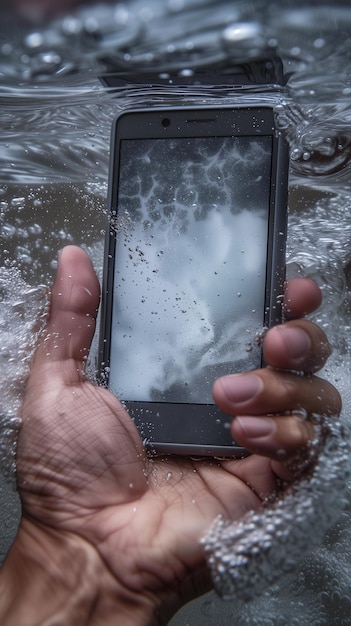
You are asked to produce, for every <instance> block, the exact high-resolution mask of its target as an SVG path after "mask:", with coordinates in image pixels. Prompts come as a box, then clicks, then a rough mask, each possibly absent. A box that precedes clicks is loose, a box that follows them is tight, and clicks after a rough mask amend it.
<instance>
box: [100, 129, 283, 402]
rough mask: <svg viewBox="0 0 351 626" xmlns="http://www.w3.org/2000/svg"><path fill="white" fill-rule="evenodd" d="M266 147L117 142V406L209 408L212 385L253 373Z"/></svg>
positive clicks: (113, 351) (263, 253) (265, 139)
mask: <svg viewBox="0 0 351 626" xmlns="http://www.w3.org/2000/svg"><path fill="white" fill-rule="evenodd" d="M272 142H273V139H272V135H271V134H270V135H269V134H267V135H264V134H261V135H257V134H252V136H250V135H243V136H227V137H223V136H222V137H217V136H205V137H190V138H188V137H186V138H185V137H167V138H156V139H154V138H144V139H122V140H121V141H120V143H119V156H118V160H119V168H118V169H119V174H118V184H117V187H118V190H116V191H115V193H116V198H117V205H118V210H117V215H116V218H115V222H114V227H115V234H116V245H115V256H114V285H113V296H112V312H111V315H112V318H111V341H110V361H109V368H110V373H109V387H110V389H112V391H114V392H115V393H116V394H117V395H118V397H119V398H120V399H122V400H126V401H136V402H139V401H142V402H156V403H163V402H167V403H182V404H184V403H190V404H208V403H213V399H212V393H211V389H212V385H213V382H214V381H215V379H216V378H217V377H219V376H221V375H224V374H228V373H232V372H235V371H245V370H247V369H255V368H258V367H261V350H260V349H259V348H257V347H256V346H255V345H254V337H255V334H256V333H257V332H258V331H260V330H261V329H262V327H263V325H264V320H265V306H266V304H265V303H266V265H267V245H268V224H269V213H270V207H271V177H272ZM115 183H116V181H115ZM115 183H114V184H115Z"/></svg>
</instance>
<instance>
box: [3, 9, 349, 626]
mask: <svg viewBox="0 0 351 626" xmlns="http://www.w3.org/2000/svg"><path fill="white" fill-rule="evenodd" d="M328 5H329V2H312V1H311V2H309V3H306V2H298V1H295V2H294V3H292V2H287V1H285V2H279V3H278V2H277V3H274V2H271V3H268V2H265V1H262V2H260V1H257V2H240V1H239V2H232V1H231V2H229V1H228V2H226V1H225V0H222V1H218V0H213V1H212V0H211V1H205V0H168V2H167V1H161V0H159V1H158V0H154V2H150V1H149V2H146V1H145V2H144V1H142V0H132V1H131V2H129V3H128V4H123V3H119V4H118V5H106V6H103V7H101V6H100V7H99V8H96V7H94V6H91V7H89V8H85V9H81V10H79V11H77V12H76V13H75V14H72V15H69V16H65V17H62V18H60V19H57V20H56V21H53V22H51V23H48V24H47V25H46V26H44V27H41V28H40V29H33V28H29V27H25V26H23V25H21V24H19V23H18V22H17V21H16V20H13V19H12V17H11V15H9V16H8V18H7V19H5V18H4V19H3V20H2V25H1V26H0V74H1V87H0V97H1V109H0V127H1V129H0V142H1V143H0V158H1V170H0V171H1V174H0V224H1V232H2V245H1V250H0V255H1V260H0V266H1V272H0V288H1V314H0V315H1V317H0V323H1V329H2V331H3V334H2V351H1V358H2V365H3V367H2V369H1V372H2V373H1V387H2V394H1V413H0V414H1V417H0V423H1V426H2V436H1V443H0V454H1V470H2V474H3V476H4V479H3V480H2V483H1V494H0V495H1V497H2V501H3V507H2V512H1V523H2V526H3V530H2V533H1V534H2V539H1V541H2V545H1V546H0V553H4V552H5V551H6V549H7V547H8V545H9V543H10V541H11V539H12V537H13V535H14V532H15V529H16V524H17V521H18V516H19V507H18V500H17V499H16V494H15V492H14V490H13V480H14V472H13V464H14V452H15V433H16V429H17V425H18V424H17V410H18V406H19V403H20V399H21V395H22V390H23V383H24V381H25V378H26V375H27V371H28V361H29V357H30V355H31V353H32V349H33V345H34V340H35V336H36V332H37V331H38V328H39V327H40V324H41V323H42V320H43V315H44V313H45V306H46V301H47V293H46V288H45V287H39V285H49V284H50V283H51V280H52V276H53V273H54V270H55V266H56V257H57V251H58V250H59V249H60V248H61V247H62V246H63V245H65V244H67V243H76V244H78V245H83V246H84V247H85V248H86V249H87V250H88V252H89V253H90V255H91V256H92V258H93V261H94V264H95V266H96V269H97V271H98V273H101V267H102V253H103V234H102V233H103V230H104V226H105V220H106V215H105V198H106V190H107V175H108V156H109V155H108V149H109V135H110V126H111V122H112V119H113V117H114V115H115V114H116V112H117V111H118V110H120V109H121V108H123V107H125V106H128V105H129V104H130V103H133V104H139V103H140V104H145V102H148V101H150V99H151V100H152V101H153V102H155V103H158V104H160V103H162V102H163V101H164V99H165V98H166V99H168V100H169V99H170V98H173V95H172V94H173V93H174V88H173V89H172V87H171V86H169V87H167V86H164V87H162V88H159V89H157V90H155V91H154V92H153V95H152V96H150V90H147V89H142V88H134V89H128V90H121V91H120V93H119V94H118V95H117V96H116V94H111V93H107V92H105V91H103V90H102V88H101V85H100V84H99V81H98V80H97V76H98V75H99V73H100V72H101V71H103V70H104V68H105V67H106V66H107V65H108V64H109V63H111V62H113V63H117V62H118V64H119V65H120V67H124V68H125V69H126V70H133V69H134V68H140V67H144V68H146V67H148V68H151V69H155V68H156V69H157V70H158V71H162V72H163V73H165V72H169V71H173V70H175V69H176V70H182V71H183V72H185V73H188V74H189V72H191V71H192V70H193V69H194V68H199V67H200V68H201V66H206V65H217V66H218V65H220V64H225V63H226V62H227V61H228V58H230V57H234V58H235V59H237V60H240V61H241V60H246V59H247V58H248V57H250V56H251V55H252V54H253V53H255V54H257V53H260V54H265V55H267V54H272V53H273V51H277V52H278V53H279V54H280V55H281V57H282V58H283V61H284V67H285V71H286V73H288V74H290V78H289V80H288V84H287V88H286V90H284V91H282V92H281V93H280V94H277V93H273V92H272V90H269V91H268V92H265V93H264V94H259V93H257V91H258V90H257V89H248V90H246V91H245V95H246V97H248V98H251V99H252V101H255V99H256V98H262V97H264V98H266V99H268V100H269V99H270V98H272V97H274V98H275V99H276V101H277V115H278V122H279V125H280V127H281V129H282V132H284V133H285V134H286V136H287V137H288V139H289V142H290V147H291V173H290V195H289V208H290V215H289V237H288V273H289V274H291V275H296V274H302V275H308V276H312V277H313V278H316V279H317V280H318V282H319V284H320V285H321V286H322V289H323V295H324V303H323V306H322V308H321V309H320V310H319V311H318V312H317V313H316V314H315V315H314V316H313V318H314V319H315V320H316V321H317V322H318V323H320V324H321V325H322V326H323V327H324V328H325V329H326V331H327V332H328V335H329V338H330V340H331V341H332V343H333V345H334V353H333V356H332V358H331V359H330V362H329V363H328V364H327V366H326V368H325V372H324V375H325V376H327V377H328V379H329V380H331V382H334V383H335V384H336V385H337V386H338V387H339V389H340V391H341V393H342V395H343V401H344V411H343V421H342V423H343V426H342V428H340V429H338V428H336V429H334V430H333V431H332V433H331V435H330V439H329V447H327V449H326V451H325V452H324V454H323V455H322V456H321V458H320V460H319V463H318V465H317V467H316V470H315V474H314V478H313V481H312V483H308V482H301V484H299V485H298V486H297V487H296V488H295V489H294V490H293V491H291V493H289V494H288V496H287V498H286V501H285V502H283V503H275V504H273V505H270V506H268V507H267V509H266V510H265V511H264V512H263V513H262V514H259V515H258V514H255V515H252V516H249V519H247V520H245V524H238V525H236V526H230V527H227V526H226V524H223V523H222V522H221V521H220V520H219V521H218V522H217V526H215V527H214V528H213V530H212V534H210V535H209V537H208V539H207V543H206V545H207V547H208V549H209V554H210V559H211V555H212V560H211V562H212V568H213V573H214V579H215V581H216V586H217V589H218V591H219V593H221V594H222V595H224V596H227V597H229V598H231V597H232V596H233V594H234V596H235V600H234V601H231V600H228V602H224V601H222V600H220V599H218V597H217V596H215V595H214V594H210V595H208V596H207V597H206V598H204V599H201V600H199V601H198V602H195V603H193V604H192V605H191V606H190V607H186V608H185V609H184V610H183V611H182V612H181V613H180V615H179V616H178V617H175V618H174V620H172V625H173V624H174V626H176V625H182V626H184V625H185V624H197V623H198V624H208V625H213V626H214V625H216V626H218V625H219V624H228V623H233V624H237V625H240V624H250V626H251V625H254V624H260V625H261V626H262V625H265V624H267V626H268V624H270V625H271V624H273V625H274V626H279V625H280V624H292V625H293V624H299V626H301V625H306V626H310V625H311V624H313V625H316V626H319V625H320V626H322V625H330V624H335V625H338V626H339V625H342V624H349V623H350V609H351V607H350V600H349V580H350V563H351V548H350V528H351V525H350V494H349V472H350V462H349V446H348V436H347V432H348V431H347V428H348V424H349V422H350V417H349V416H350V406H351V397H350V389H349V377H350V353H351V350H350V337H351V333H350V287H351V245H350V242H351V218H350V214H351V213H350V208H351V187H350V180H351V166H350V157H351V132H350V125H351V105H350V94H351V8H350V7H349V6H348V2H346V1H345V2H339V3H334V4H333V6H328ZM238 22H240V23H241V24H242V25H241V27H240V28H237V23H238ZM224 91H225V93H224V95H223V93H222V92H221V90H220V89H219V88H218V87H217V88H210V87H209V88H206V89H201V88H198V87H192V88H187V89H186V97H187V98H188V99H190V100H192V101H194V102H195V101H197V102H198V101H201V102H202V101H211V102H213V101H216V102H218V98H219V97H224V98H225V99H226V101H230V100H231V98H233V97H237V95H235V94H234V95H233V94H231V93H230V92H228V90H224ZM183 93H184V92H183ZM296 512H298V517H299V519H298V520H297V519H296V514H297V513H296ZM280 522H283V525H284V533H285V534H283V536H281V537H280V538H279V533H277V532H276V530H277V528H278V527H279V523H280ZM301 529H303V533H301V532H300V531H301ZM316 529H318V532H317V530H316ZM282 542H283V545H284V549H283V548H282V547H281V545H282ZM317 544H318V545H317ZM308 549H311V552H310V553H309V554H308V555H307V556H306V551H307V550H308ZM245 551H246V552H245ZM240 555H241V557H243V556H244V557H245V555H246V556H247V555H249V556H250V559H249V561H245V559H244V558H242V560H241V561H240V558H239V557H240ZM283 555H284V557H286V558H283V559H282V558H281V557H282V556H283ZM292 565H294V569H293V570H292V571H290V572H288V570H290V568H291V567H292ZM272 573H274V574H275V575H276V577H273V576H272ZM254 574H255V575H254ZM238 581H239V582H238ZM264 582H266V583H269V585H268V587H265V585H264ZM259 594H260V595H259Z"/></svg>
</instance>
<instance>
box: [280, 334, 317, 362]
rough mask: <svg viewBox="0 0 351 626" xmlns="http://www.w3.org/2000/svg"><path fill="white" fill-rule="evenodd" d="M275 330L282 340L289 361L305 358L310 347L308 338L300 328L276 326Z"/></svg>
mask: <svg viewBox="0 0 351 626" xmlns="http://www.w3.org/2000/svg"><path fill="white" fill-rule="evenodd" d="M276 330H277V331H278V332H279V333H280V335H281V337H282V338H283V341H284V344H285V347H286V350H287V352H288V355H289V357H290V358H291V359H299V358H301V357H302V356H305V355H306V354H307V353H308V352H309V350H310V349H311V347H312V342H311V339H310V336H309V335H308V334H307V333H305V331H303V330H301V329H300V328H289V327H288V326H277V327H276Z"/></svg>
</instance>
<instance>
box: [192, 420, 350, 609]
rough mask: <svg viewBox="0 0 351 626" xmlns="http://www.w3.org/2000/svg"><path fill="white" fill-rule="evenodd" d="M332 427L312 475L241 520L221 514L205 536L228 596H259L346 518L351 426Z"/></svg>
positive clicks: (216, 574) (221, 591)
mask: <svg viewBox="0 0 351 626" xmlns="http://www.w3.org/2000/svg"><path fill="white" fill-rule="evenodd" d="M328 430H329V434H328V437H327V441H326V443H325V446H324V448H323V450H322V452H321V454H320V456H319V459H318V462H317V464H316V466H315V467H314V470H313V473H312V475H311V476H308V477H307V478H306V479H304V480H301V481H300V482H299V483H298V484H297V485H294V486H293V487H291V488H290V489H289V490H288V491H287V492H286V494H285V496H284V497H283V498H282V499H279V500H276V502H274V504H273V505H269V506H267V507H265V508H263V510H262V511H261V512H250V513H248V514H247V515H246V516H245V517H244V518H243V519H242V520H240V522H237V523H231V522H230V521H228V520H225V519H223V518H219V519H217V520H216V522H215V523H214V525H213V526H212V528H211V530H210V532H209V533H208V535H207V536H206V537H205V539H204V541H203V543H204V546H205V550H206V552H207V553H208V562H209V564H210V567H211V570H212V574H213V580H214V583H215V586H216V589H217V591H218V593H219V594H220V595H221V597H223V598H224V599H233V598H235V600H236V602H242V603H245V602H248V601H250V600H253V599H254V598H256V597H257V595H260V594H261V593H262V592H263V590H265V589H266V588H267V587H268V586H271V585H272V584H273V583H275V582H276V581H277V580H279V578H280V577H281V576H282V575H284V574H285V573H287V572H290V571H291V570H292V569H293V568H294V567H296V565H297V564H298V563H299V561H301V559H302V558H306V555H307V554H309V553H310V552H312V550H313V549H314V548H315V547H316V546H318V545H320V543H321V542H322V540H323V537H324V536H325V534H326V532H327V531H328V530H330V528H331V527H332V526H333V525H334V524H335V523H336V522H337V521H338V519H339V518H340V516H341V514H342V512H343V510H344V509H345V508H346V506H347V501H348V499H347V496H349V490H348V481H349V480H350V477H351V467H350V463H349V457H350V449H351V446H350V429H349V428H347V427H346V426H345V425H344V424H337V423H329V425H328ZM316 519H318V524H317V525H316Z"/></svg>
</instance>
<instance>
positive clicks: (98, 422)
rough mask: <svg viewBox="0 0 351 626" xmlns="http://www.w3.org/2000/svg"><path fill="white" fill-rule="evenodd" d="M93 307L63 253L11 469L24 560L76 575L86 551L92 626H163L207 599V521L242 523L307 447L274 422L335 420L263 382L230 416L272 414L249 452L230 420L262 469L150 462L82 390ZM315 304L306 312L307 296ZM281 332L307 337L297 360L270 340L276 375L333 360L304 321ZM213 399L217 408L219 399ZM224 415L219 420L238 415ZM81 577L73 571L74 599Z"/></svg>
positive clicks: (325, 388) (113, 405)
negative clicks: (269, 426)
mask: <svg viewBox="0 0 351 626" xmlns="http://www.w3.org/2000/svg"><path fill="white" fill-rule="evenodd" d="M98 298H99V285H98V282H97V279H96V277H95V274H94V272H93V270H92V266H91V263H90V261H89V259H88V258H87V257H86V255H85V254H84V253H83V252H82V251H81V250H79V249H77V248H73V247H70V248H68V249H66V250H65V251H64V258H62V259H61V261H60V263H59V267H58V273H57V277H56V280H55V284H54V286H53V290H52V305H51V306H52V308H51V313H50V318H49V323H48V327H47V330H46V333H45V335H44V336H43V337H42V338H41V340H40V342H39V346H38V349H37V351H36V355H35V358H34V361H33V364H32V368H31V374H30V377H29V381H28V385H27V390H26V396H25V400H24V404H23V425H22V430H21V435H20V439H19V447H18V463H17V467H18V483H19V490H20V494H21V498H22V504H23V521H22V525H21V528H22V536H24V541H22V544H23V545H24V547H23V550H22V552H23V551H24V553H25V554H30V553H31V550H32V547H31V546H32V545H33V542H32V539H33V536H35V537H36V541H37V544H42V545H43V546H45V548H43V550H42V551H41V554H45V550H46V551H47V550H50V552H51V553H52V554H54V553H55V550H56V553H60V554H61V555H62V553H63V554H65V553H67V552H68V551H71V552H72V555H73V561H72V563H73V565H72V568H73V569H74V567H73V566H74V556H75V555H78V557H79V555H80V554H81V553H82V552H83V553H84V555H85V557H86V558H85V561H86V560H87V561H88V565H87V564H85V568H86V569H87V568H88V570H89V571H90V574H89V576H88V577H87V576H86V577H85V580H86V579H87V578H89V579H90V581H91V587H90V592H91V593H94V594H96V593H97V589H100V592H99V593H100V600H99V602H97V601H96V602H95V604H96V607H98V608H95V609H94V611H95V613H94V616H95V615H98V616H99V617H97V618H96V619H95V621H94V622H93V623H94V624H100V623H101V624H104V626H107V625H108V624H110V623H111V624H112V623H115V619H116V616H121V610H122V611H123V610H124V609H125V608H126V607H127V608H126V611H127V612H126V613H125V615H126V616H128V620H129V621H128V620H127V621H128V624H129V623H130V624H133V625H135V624H137V623H142V624H146V623H148V624H149V623H150V624H151V623H155V622H154V621H153V620H154V615H155V611H156V612H157V610H158V609H157V607H159V606H161V607H162V611H165V614H164V615H166V617H164V616H162V617H160V618H159V619H160V621H161V622H162V621H165V619H167V617H168V616H169V615H170V614H171V612H172V611H173V610H174V608H175V607H178V606H179V605H181V604H182V603H184V601H186V600H187V599H190V598H191V597H192V596H194V595H198V594H199V593H201V592H204V591H206V590H207V588H208V585H209V580H208V571H207V569H206V563H205V555H204V550H203V548H202V546H201V545H200V539H201V537H202V536H203V535H204V533H205V532H206V530H207V529H208V527H209V526H210V524H211V523H212V521H213V520H214V519H215V517H216V516H218V515H219V514H223V515H227V516H228V517H230V518H231V519H238V518H240V517H242V515H243V514H245V512H247V511H248V510H251V509H253V508H257V507H258V506H260V503H261V500H262V498H264V497H265V496H266V495H268V494H270V493H272V492H273V491H274V490H275V489H276V486H277V474H278V475H279V476H280V477H283V478H285V475H284V471H285V470H284V466H283V465H282V464H281V463H279V461H278V459H279V457H278V456H277V454H276V452H277V450H281V448H282V447H283V448H284V447H285V448H286V449H287V450H288V451H289V454H294V453H295V451H296V450H297V449H299V447H301V446H303V445H305V444H306V442H307V441H308V438H309V437H310V436H311V431H310V429H309V425H308V424H302V423H301V421H300V420H298V419H297V420H296V419H295V418H294V416H293V415H292V416H290V417H289V416H284V419H282V417H281V416H279V413H285V412H286V411H288V410H289V409H294V408H300V407H301V406H302V407H305V408H306V409H308V410H310V411H311V412H318V411H320V410H324V408H323V407H324V403H325V400H324V399H323V398H322V396H323V395H324V398H328V402H327V412H329V413H330V414H334V413H337V412H338V410H339V408H340V400H339V396H338V394H337V392H336V391H335V389H334V388H333V387H332V386H331V385H329V384H328V383H326V381H323V382H322V383H321V382H320V379H317V378H315V377H314V376H308V377H306V378H305V379H304V378H301V377H294V376H292V375H291V374H284V373H282V372H276V371H274V370H273V369H270V370H261V371H260V373H259V375H258V377H259V379H260V381H259V382H260V385H261V387H262V389H261V392H260V393H259V394H258V395H257V397H256V396H255V398H254V400H252V401H249V403H247V405H246V408H245V412H244V413H239V414H244V415H262V414H272V413H274V414H275V415H276V417H275V418H274V420H271V421H272V422H274V432H273V434H272V436H267V437H264V436H261V435H260V436H259V437H261V438H259V439H257V436H258V434H257V432H256V433H255V437H256V439H255V444H253V443H252V440H251V439H250V437H251V435H250V433H248V432H246V433H245V428H244V430H242V426H241V427H240V421H239V422H237V420H236V422H237V426H236V428H237V430H236V431H235V428H234V427H235V424H234V426H233V428H234V431H235V435H234V436H235V438H236V439H237V440H238V441H240V443H241V444H242V445H248V444H250V441H251V449H253V450H256V451H257V452H259V454H260V455H262V456H258V455H255V454H253V455H252V456H250V457H248V458H246V459H243V460H232V461H225V462H219V461H214V460H208V461H192V460H191V459H189V458H180V457H172V458H171V457H169V458H165V457H164V458H157V459H156V458H154V459H147V458H146V456H145V453H144V450H143V447H142V443H141V440H140V437H139V434H138V432H137V430H136V428H135V426H134V424H133V422H132V421H131V420H130V418H129V416H128V415H127V413H126V411H125V410H124V409H123V407H122V406H121V404H120V403H119V402H118V401H117V399H116V398H115V397H114V396H113V395H112V394H110V393H109V392H108V391H106V390H105V389H102V388H99V387H96V386H94V385H92V384H91V383H90V382H89V381H87V380H86V379H85V375H84V363H85V358H86V355H87V354H88V351H89V347H90V343H91V339H92V335H93V333H94V327H95V316H96V308H97V303H98ZM317 299H318V298H317ZM312 300H313V306H311V310H312V309H313V307H314V306H315V300H316V297H315V296H314V297H313V298H312ZM301 304H302V303H301ZM304 304H305V300H304ZM299 307H300V310H301V305H299ZM306 324H308V323H307V322H306ZM300 327H301V328H300ZM290 328H291V329H292V332H293V339H294V340H295V338H296V337H295V335H296V332H298V334H299V336H300V337H301V331H302V332H303V335H304V334H306V331H308V334H309V335H310V339H309V341H310V343H311V347H310V348H308V349H306V354H305V355H304V356H302V357H297V358H295V355H293V356H292V357H289V358H287V357H286V350H285V348H284V349H283V350H282V349H281V348H279V346H280V345H281V342H282V337H281V335H280V333H279V332H278V333H276V334H275V339H274V341H273V343H272V341H271V348H270V359H271V360H272V361H275V362H273V363H272V364H273V365H274V367H277V368H278V369H285V368H286V369H298V368H301V369H304V367H305V366H306V369H305V371H307V372H313V371H316V370H317V369H318V367H320V366H321V365H322V364H323V362H324V361H325V359H326V358H327V356H328V354H329V347H328V345H327V343H325V337H324V336H323V335H322V334H321V332H320V331H319V330H317V327H313V328H312V327H310V326H306V325H304V322H301V321H300V322H296V323H293V326H291V327H290ZM290 332H291V331H290ZM288 339H289V337H288ZM290 339H291V337H290ZM285 341H286V339H284V338H283V343H284V342H285ZM284 345H285V344H284ZM314 345H318V346H319V353H318V354H319V356H318V357H314V350H315V348H314ZM322 345H323V346H324V347H323V349H321V346H322ZM277 346H278V348H276V347H277ZM296 365H298V367H296ZM231 384H232V383H231ZM240 385H241V383H240ZM216 393H217V401H218V398H220V397H221V391H220V389H218V388H217V392H216ZM226 403H227V401H224V410H226V409H228V412H229V413H233V414H235V413H236V410H235V411H234V410H233V407H232V406H231V405H230V406H227V404H226ZM240 406H241V405H240ZM247 419H248V418H245V420H246V423H248V422H247ZM261 419H264V418H261V417H260V419H259V420H258V421H261ZM254 422H255V425H254V428H255V429H257V420H256V421H255V420H254ZM238 424H239V426H238ZM238 429H239V430H238ZM237 435H238V436H237ZM240 438H241V439H240ZM248 447H250V446H248ZM268 457H270V458H268ZM271 459H273V460H271ZM274 459H275V460H274ZM273 470H274V471H273ZM19 537H20V538H21V530H20V534H19ZM19 543H20V545H21V542H19ZM78 557H77V558H78ZM40 558H41V557H40ZM78 560H79V559H78ZM83 560H84V559H83ZM64 567H65V568H67V572H66V570H65V571H64V572H63V576H65V574H66V573H67V574H68V570H69V567H70V565H67V564H66V562H65V565H64ZM79 576H80V572H79V568H78V573H77V574H76V585H77V587H78V588H79V586H80V585H81V580H80V578H79ZM63 586H65V581H64V582H63ZM90 595H91V594H90ZM78 596H79V593H78ZM121 597H122V598H123V602H122V605H123V606H122V609H121V602H120V599H121ZM101 598H103V600H101ZM77 602H78V604H79V602H80V600H79V597H78V600H77ZM136 605H139V606H140V611H139V615H138V617H139V618H140V619H139V621H137V620H136V618H135V615H136V614H135V612H134V613H133V616H132V618H130V609H131V607H133V609H134V607H135V606H136ZM101 607H102V608H101ZM79 610H80V609H79ZM79 610H78V609H77V611H78V613H77V615H78V617H76V615H75V616H74V617H73V618H72V620H73V621H70V622H69V623H72V624H73V623H78V622H77V619H78V620H80V623H83V622H82V621H81V619H80V613H79ZM167 612H168V614H167ZM145 615H146V617H145ZM140 616H141V617H140ZM101 619H102V621H101ZM131 619H132V621H131ZM74 620H75V621H74ZM99 620H100V621H99ZM127 621H125V622H123V623H126V624H127ZM65 623H67V620H66V622H65ZM89 623H90V622H89ZM121 623H122V622H121Z"/></svg>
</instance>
